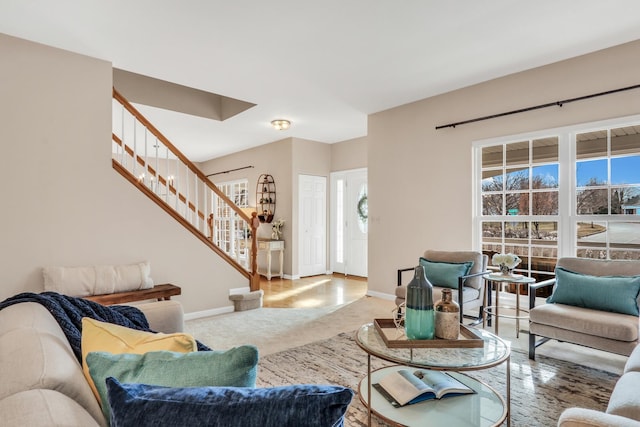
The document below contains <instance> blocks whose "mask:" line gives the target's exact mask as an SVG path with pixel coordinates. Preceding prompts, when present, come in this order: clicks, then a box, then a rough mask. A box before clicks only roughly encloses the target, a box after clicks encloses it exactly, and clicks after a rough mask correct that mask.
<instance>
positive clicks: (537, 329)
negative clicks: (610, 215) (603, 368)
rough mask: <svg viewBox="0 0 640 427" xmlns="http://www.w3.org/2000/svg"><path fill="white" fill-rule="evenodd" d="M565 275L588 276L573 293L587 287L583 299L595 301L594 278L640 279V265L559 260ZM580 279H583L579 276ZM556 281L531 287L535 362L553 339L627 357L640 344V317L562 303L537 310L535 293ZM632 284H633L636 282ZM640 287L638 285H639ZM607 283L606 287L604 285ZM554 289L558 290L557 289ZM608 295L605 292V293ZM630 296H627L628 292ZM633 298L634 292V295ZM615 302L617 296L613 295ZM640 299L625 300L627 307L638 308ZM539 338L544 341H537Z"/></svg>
mask: <svg viewBox="0 0 640 427" xmlns="http://www.w3.org/2000/svg"><path fill="white" fill-rule="evenodd" d="M558 267H560V268H562V269H563V270H565V271H570V272H575V273H579V274H582V275H587V277H586V278H587V279H590V283H591V285H589V286H590V288H588V287H587V285H586V283H587V282H586V281H585V280H583V281H582V282H580V280H577V281H575V282H576V284H575V285H574V287H573V288H572V289H575V288H576V287H580V283H584V284H585V285H584V291H582V294H583V295H579V298H580V299H584V298H593V295H594V292H593V289H594V287H593V283H594V280H596V281H597V279H594V278H593V276H598V277H602V276H620V277H629V278H631V279H633V278H632V276H638V275H640V261H628V260H595V259H588V258H560V259H558V263H557V265H556V275H557V274H558V270H557V268H558ZM577 277H578V279H580V276H577ZM557 278H558V277H557V276H556V278H554V279H550V280H546V281H544V282H540V283H537V284H535V285H531V286H530V287H529V319H530V320H529V358H530V359H532V360H534V359H535V355H536V353H535V352H536V348H537V347H538V346H540V345H541V344H544V343H545V342H547V341H549V340H550V339H554V340H558V341H565V342H569V343H573V344H579V345H583V346H586V347H591V348H595V349H599V350H604V351H608V352H610V353H616V354H621V355H625V356H628V355H629V354H631V352H632V351H633V349H634V348H635V346H636V345H637V344H638V335H639V325H640V323H639V321H638V315H633V314H623V313H619V312H611V311H605V310H596V309H593V308H585V306H582V307H581V306H579V305H580V304H576V305H567V304H562V303H545V304H541V305H538V306H536V290H537V289H540V288H543V287H546V286H552V285H555V284H556V280H557ZM633 281H634V280H631V281H630V282H633ZM636 283H637V282H636ZM604 284H605V283H603V285H604ZM554 289H555V288H554ZM606 292H607V291H606V290H605V293H606ZM626 293H627V292H626ZM630 293H631V294H633V293H635V291H631V292H630ZM613 296H614V299H615V297H616V293H614V295H613ZM637 298H638V296H637V295H636V299H635V300H634V297H633V296H631V297H629V295H627V296H626V299H627V300H631V301H627V304H636V305H637ZM537 337H542V338H540V339H538V338H537Z"/></svg>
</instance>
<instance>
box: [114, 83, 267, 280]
mask: <svg viewBox="0 0 640 427" xmlns="http://www.w3.org/2000/svg"><path fill="white" fill-rule="evenodd" d="M113 98H114V99H115V100H117V101H118V102H119V103H120V104H121V105H122V106H123V107H124V108H125V109H126V110H127V111H128V112H129V113H130V114H131V115H132V116H134V117H135V118H136V119H137V120H138V121H139V122H140V123H141V124H142V125H144V126H145V127H146V128H147V129H148V130H149V132H151V134H152V135H153V136H155V137H156V138H157V139H158V140H159V141H160V142H162V143H163V144H164V145H165V146H166V147H167V149H168V150H169V151H171V153H172V154H173V155H175V156H176V157H177V158H178V159H180V161H182V162H183V163H184V164H185V165H186V166H187V168H189V170H190V171H191V172H192V173H193V174H194V175H195V176H197V177H198V179H200V181H202V182H203V183H204V184H205V185H206V186H207V187H208V188H209V189H210V190H211V191H213V192H214V193H215V194H216V195H217V196H218V197H219V198H220V199H222V200H223V201H224V203H226V204H227V205H228V206H230V207H231V209H233V210H234V211H235V212H236V214H238V216H240V218H242V219H243V220H244V221H245V222H246V223H247V224H249V227H250V228H251V241H252V245H251V258H252V260H253V261H252V265H251V273H250V275H248V276H247V277H248V278H249V279H250V289H251V290H252V291H256V290H259V289H260V275H259V274H258V268H257V255H258V245H257V227H258V225H259V224H260V223H259V221H258V219H257V217H256V215H257V214H256V213H255V212H254V213H253V214H252V217H249V216H248V215H247V214H245V213H244V212H243V211H242V210H240V208H239V207H238V206H236V204H235V203H233V202H232V201H231V199H229V197H227V195H226V194H224V193H223V192H222V191H220V189H219V188H218V187H217V186H216V185H214V184H213V183H212V182H211V181H209V179H208V178H207V176H206V175H205V174H204V173H202V172H201V171H200V169H198V168H197V167H196V166H195V165H194V164H193V163H192V162H191V161H190V160H189V159H188V158H187V157H185V156H184V154H182V152H180V150H178V149H177V148H176V147H175V146H174V145H173V144H172V143H171V141H169V140H168V139H167V138H166V137H165V136H164V135H163V134H162V133H161V132H160V131H159V130H158V129H156V127H155V126H153V124H151V122H149V120H147V118H146V117H144V116H143V115H142V114H141V113H140V112H139V111H138V110H137V109H136V108H135V107H134V106H133V105H131V103H130V102H129V101H127V100H126V98H124V97H123V96H122V95H121V94H120V93H119V92H118V91H117V90H116V89H115V88H113ZM113 140H114V141H115V142H116V143H117V144H119V145H120V146H122V147H123V149H124V150H125V151H126V152H127V154H129V155H130V156H132V157H134V158H137V162H138V163H139V164H140V165H141V166H143V167H144V168H146V170H147V171H148V172H149V173H150V174H152V175H153V176H156V177H157V179H158V181H159V182H162V184H163V185H165V186H166V187H167V188H169V191H171V192H172V193H173V194H175V195H176V196H177V197H178V198H179V200H180V201H181V202H182V203H185V204H186V205H187V206H188V208H189V209H191V210H192V211H193V212H197V216H198V217H199V218H201V219H203V220H204V219H205V215H204V214H203V213H202V212H201V211H200V210H198V209H197V207H196V206H195V205H194V204H193V203H191V202H187V198H186V197H185V196H184V195H182V194H181V193H179V192H178V191H177V189H176V188H175V187H173V186H172V185H167V181H166V179H165V178H164V177H162V176H161V175H159V174H157V173H156V171H155V169H154V168H152V167H151V166H150V165H148V164H146V162H145V160H144V159H141V158H140V157H139V156H135V155H134V150H133V149H131V147H128V146H127V145H126V144H124V143H123V142H122V140H120V138H118V137H117V135H115V134H113ZM116 165H117V167H116ZM113 166H114V168H115V169H116V170H118V171H119V172H120V173H121V174H122V175H123V176H125V177H126V178H127V179H128V180H129V181H131V182H132V183H133V184H134V185H135V186H136V187H138V188H139V189H140V190H141V191H143V192H144V193H145V194H147V196H149V197H150V198H151V199H152V200H154V201H155V202H156V203H157V204H158V205H159V206H161V207H162V208H163V209H164V210H165V211H166V212H168V213H169V214H170V215H171V216H173V217H174V218H175V219H176V220H177V221H179V222H180V223H182V224H183V225H184V226H185V227H187V228H188V229H189V230H190V231H192V232H193V233H194V234H195V235H196V236H197V237H198V238H199V239H200V240H202V241H203V242H205V243H206V244H207V246H210V247H211V248H212V249H213V250H214V251H215V252H216V253H218V254H219V255H220V256H221V257H222V258H224V259H225V260H226V261H227V262H229V263H230V264H231V265H233V266H234V267H235V268H236V269H237V270H238V271H240V272H241V273H243V274H245V273H248V272H247V271H246V270H245V269H244V268H242V266H240V265H239V264H238V263H237V262H236V261H235V260H234V259H233V258H231V257H230V256H229V255H228V254H227V253H226V252H224V251H223V250H222V249H220V248H219V247H218V246H217V245H215V244H214V243H213V242H212V241H210V240H209V239H207V238H206V236H205V235H204V234H202V233H201V232H200V231H199V230H198V229H197V228H196V227H194V226H193V225H192V224H191V223H189V222H188V221H187V220H186V219H184V218H183V217H182V216H180V215H179V214H178V213H177V212H175V210H174V209H172V208H169V206H168V205H167V204H166V203H164V202H162V203H159V199H160V198H159V197H158V196H157V195H156V194H155V193H154V192H152V191H151V190H150V189H149V188H148V187H147V186H146V185H144V184H143V183H140V182H139V181H138V179H137V177H134V176H133V174H131V173H130V172H129V171H128V170H127V169H126V168H124V166H122V165H120V164H119V163H118V162H117V161H116V160H113ZM161 180H162V181H161ZM245 275H246V274H245Z"/></svg>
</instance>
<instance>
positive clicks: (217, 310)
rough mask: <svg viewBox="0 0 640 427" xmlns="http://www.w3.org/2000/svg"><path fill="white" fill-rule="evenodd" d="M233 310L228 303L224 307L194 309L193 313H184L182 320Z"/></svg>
mask: <svg viewBox="0 0 640 427" xmlns="http://www.w3.org/2000/svg"><path fill="white" fill-rule="evenodd" d="M247 289H248V288H247ZM234 310H235V308H234V306H232V305H229V306H226V307H220V308H212V309H210V310H203V311H195V312H193V313H185V315H184V320H195V319H200V318H202V317H211V316H217V315H219V314H226V313H233V311H234Z"/></svg>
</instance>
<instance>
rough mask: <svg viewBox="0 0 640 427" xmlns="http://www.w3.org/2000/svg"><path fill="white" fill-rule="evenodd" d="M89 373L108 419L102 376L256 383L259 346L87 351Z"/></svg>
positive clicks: (188, 383)
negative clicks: (150, 350)
mask: <svg viewBox="0 0 640 427" xmlns="http://www.w3.org/2000/svg"><path fill="white" fill-rule="evenodd" d="M87 366H88V367H89V374H90V375H91V378H92V379H93V382H94V383H95V385H96V388H97V389H98V393H99V394H100V399H101V401H102V402H103V404H102V412H103V413H104V416H105V418H106V419H107V420H109V416H110V415H109V405H107V404H106V402H107V386H106V383H105V380H106V379H107V378H108V377H114V378H116V379H118V380H119V381H120V382H126V383H145V384H153V385H161V386H168V387H200V386H231V387H255V386H256V375H257V373H258V368H257V366H258V349H257V348H256V347H254V346H251V345H245V346H240V347H234V348H232V349H229V350H226V351H194V352H191V353H178V352H173V351H152V352H148V353H145V354H129V353H124V354H112V353H107V352H91V353H89V354H87Z"/></svg>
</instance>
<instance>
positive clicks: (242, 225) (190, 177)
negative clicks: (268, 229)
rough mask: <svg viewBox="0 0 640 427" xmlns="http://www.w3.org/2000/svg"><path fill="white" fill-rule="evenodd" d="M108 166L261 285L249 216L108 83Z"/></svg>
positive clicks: (253, 287)
mask: <svg viewBox="0 0 640 427" xmlns="http://www.w3.org/2000/svg"><path fill="white" fill-rule="evenodd" d="M112 108H113V113H112V115H113V129H112V164H113V168H114V169H115V170H116V171H117V172H118V173H120V174H121V175H122V176H123V177H125V178H126V179H127V180H128V181H129V182H131V184H133V185H134V186H136V187H137V188H138V189H139V190H140V191H142V192H143V193H144V194H145V195H146V196H147V197H149V198H150V199H151V200H153V201H154V202H155V203H156V204H157V205H158V206H160V207H161V208H162V209H163V210H164V211H165V212H167V213H168V214H169V215H171V216H172V217H173V218H174V219H175V220H176V221H178V222H179V223H180V224H182V225H183V226H184V227H185V228H186V229H187V230H189V231H190V232H191V233H192V234H193V235H194V236H196V237H197V238H198V239H200V240H201V241H202V242H203V243H204V244H205V245H207V246H208V247H210V248H211V250H213V251H214V252H215V253H217V254H218V255H219V256H220V257H221V258H223V259H224V260H225V261H226V262H228V263H229V264H230V265H232V266H233V267H234V268H235V269H236V270H238V271H239V272H240V273H241V274H242V275H244V276H245V277H246V278H247V279H248V280H249V287H250V289H251V291H257V290H259V289H260V276H259V274H258V272H257V270H258V267H257V248H258V246H257V242H256V235H257V234H256V232H257V227H258V225H259V224H260V222H259V220H258V218H257V217H256V213H255V212H253V213H252V215H253V216H252V217H249V216H248V215H247V214H246V213H244V212H243V211H242V210H241V209H240V208H239V207H238V206H237V205H235V204H234V203H233V202H232V201H231V200H230V199H229V198H228V197H227V196H226V195H225V194H224V193H222V192H221V191H220V190H219V189H218V187H216V186H215V185H214V184H213V183H212V182H211V181H209V179H208V178H207V177H206V176H205V175H204V174H203V173H202V172H201V171H200V170H199V169H198V168H197V167H196V166H195V165H194V164H193V163H191V161H189V159H187V158H186V157H185V156H184V155H183V154H182V153H181V152H180V151H179V150H178V149H177V148H176V147H175V146H174V145H173V144H172V143H171V142H170V141H169V140H168V139H167V138H166V137H165V136H164V135H162V133H160V132H159V131H158V130H157V129H156V128H155V127H154V126H153V125H152V124H151V123H150V122H149V121H148V120H147V119H146V118H145V117H144V116H143V115H142V114H140V112H139V111H138V110H136V109H135V107H133V105H131V104H130V103H129V102H128V101H127V100H126V99H125V98H124V97H123V96H122V95H120V94H119V93H118V91H116V90H115V89H113V103H112Z"/></svg>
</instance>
